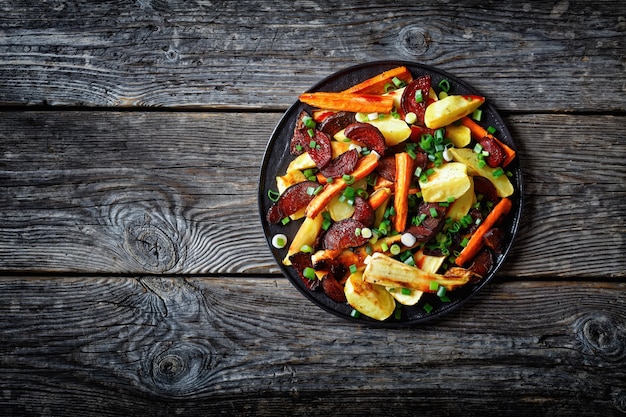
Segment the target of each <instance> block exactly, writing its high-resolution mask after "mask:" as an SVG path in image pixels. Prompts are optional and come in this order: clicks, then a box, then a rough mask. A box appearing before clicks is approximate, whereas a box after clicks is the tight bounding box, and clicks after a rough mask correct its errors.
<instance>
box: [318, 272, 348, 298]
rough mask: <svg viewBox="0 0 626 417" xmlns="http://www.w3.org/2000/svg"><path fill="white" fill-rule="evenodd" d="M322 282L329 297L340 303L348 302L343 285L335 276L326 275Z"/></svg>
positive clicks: (323, 289)
mask: <svg viewBox="0 0 626 417" xmlns="http://www.w3.org/2000/svg"><path fill="white" fill-rule="evenodd" d="M321 284H322V291H324V294H326V295H327V296H328V298H330V299H331V300H333V301H336V302H338V303H345V302H346V294H345V292H344V290H343V285H341V284H340V283H339V281H337V280H336V279H335V278H334V277H332V276H331V275H326V276H325V277H324V278H322V282H321Z"/></svg>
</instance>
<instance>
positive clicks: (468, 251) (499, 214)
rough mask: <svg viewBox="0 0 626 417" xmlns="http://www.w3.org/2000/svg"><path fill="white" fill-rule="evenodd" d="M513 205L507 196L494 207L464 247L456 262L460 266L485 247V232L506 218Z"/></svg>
mask: <svg viewBox="0 0 626 417" xmlns="http://www.w3.org/2000/svg"><path fill="white" fill-rule="evenodd" d="M512 206H513V203H512V202H511V200H509V199H508V198H506V197H505V198H503V199H502V200H500V201H499V202H498V204H496V205H495V206H494V207H493V209H492V210H491V212H490V213H489V214H488V215H487V217H486V218H485V220H483V222H482V223H481V224H480V226H478V229H476V231H475V232H474V234H473V235H472V237H471V238H470V240H469V242H467V246H465V247H464V248H463V250H462V251H461V253H460V254H459V256H458V257H457V258H456V260H455V261H454V263H455V264H457V265H458V266H463V264H465V263H466V262H468V261H470V260H471V259H473V258H474V257H475V256H476V255H477V254H478V252H479V251H480V249H481V248H482V247H483V236H484V235H485V233H487V232H488V231H489V229H491V228H492V227H493V226H495V225H496V224H497V223H498V222H499V221H500V220H501V219H502V218H504V216H506V215H507V214H508V213H509V211H510V210H511V207H512Z"/></svg>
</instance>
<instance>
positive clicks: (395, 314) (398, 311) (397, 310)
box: [393, 306, 402, 320]
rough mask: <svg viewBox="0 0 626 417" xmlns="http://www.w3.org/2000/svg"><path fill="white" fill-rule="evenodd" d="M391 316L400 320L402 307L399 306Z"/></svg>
mask: <svg viewBox="0 0 626 417" xmlns="http://www.w3.org/2000/svg"><path fill="white" fill-rule="evenodd" d="M393 318H394V319H396V320H400V319H401V318H402V309H401V308H400V307H399V306H398V308H396V309H395V310H394V311H393Z"/></svg>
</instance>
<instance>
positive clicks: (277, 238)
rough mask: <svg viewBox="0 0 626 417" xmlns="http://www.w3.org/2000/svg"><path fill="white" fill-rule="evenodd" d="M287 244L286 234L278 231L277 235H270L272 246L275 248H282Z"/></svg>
mask: <svg viewBox="0 0 626 417" xmlns="http://www.w3.org/2000/svg"><path fill="white" fill-rule="evenodd" d="M286 245H287V236H285V235H284V234H282V233H279V234H277V235H274V237H272V246H274V247H275V248H276V249H282V248H284V247H285V246H286Z"/></svg>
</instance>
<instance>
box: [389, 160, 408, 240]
mask: <svg viewBox="0 0 626 417" xmlns="http://www.w3.org/2000/svg"><path fill="white" fill-rule="evenodd" d="M412 167H413V158H411V156H410V155H409V154H408V153H407V152H400V153H397V154H396V179H395V181H394V197H393V207H394V209H395V211H396V215H395V217H394V219H393V227H394V229H396V230H397V231H398V232H404V229H405V228H406V220H407V216H408V212H409V199H408V198H409V187H410V185H411V176H412V175H413V170H412V169H411V168H412Z"/></svg>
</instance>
